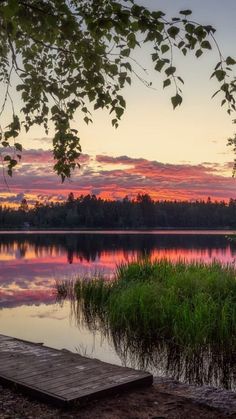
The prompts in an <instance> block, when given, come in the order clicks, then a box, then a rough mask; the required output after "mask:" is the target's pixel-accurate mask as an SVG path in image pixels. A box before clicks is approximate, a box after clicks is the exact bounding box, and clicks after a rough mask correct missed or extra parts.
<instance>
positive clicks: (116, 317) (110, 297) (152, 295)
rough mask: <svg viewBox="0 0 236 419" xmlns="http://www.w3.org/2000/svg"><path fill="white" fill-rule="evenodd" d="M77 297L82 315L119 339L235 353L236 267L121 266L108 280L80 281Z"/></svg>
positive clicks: (142, 262) (151, 263)
mask: <svg viewBox="0 0 236 419" xmlns="http://www.w3.org/2000/svg"><path fill="white" fill-rule="evenodd" d="M74 293H75V297H76V299H77V302H78V304H80V306H81V307H82V308H83V311H84V312H87V314H88V313H89V316H93V317H94V319H95V318H98V319H100V321H101V319H102V321H103V324H104V322H105V323H106V325H107V327H109V328H110V329H111V330H112V331H113V332H115V333H116V334H118V335H127V336H129V337H130V338H134V339H140V338H141V339H148V340H150V339H151V340H161V341H165V342H169V343H171V344H176V345H179V346H183V347H190V348H194V349H196V348H200V347H201V348H203V347H208V346H209V345H210V346H211V347H214V348H225V347H228V348H229V347H230V348H234V350H235V348H236V271H235V268H234V267H233V266H225V265H221V264H220V263H216V262H214V263H212V264H210V265H209V264H204V263H189V264H187V263H185V262H182V261H179V262H178V263H172V262H170V261H167V260H161V261H150V260H149V259H144V260H138V261H134V262H131V263H127V264H126V263H124V264H121V265H119V266H118V267H117V270H116V272H115V275H114V278H113V280H110V281H107V280H104V279H103V278H96V279H95V280H87V281H86V280H77V281H76V283H75V286H74Z"/></svg>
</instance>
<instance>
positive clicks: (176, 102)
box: [171, 93, 183, 109]
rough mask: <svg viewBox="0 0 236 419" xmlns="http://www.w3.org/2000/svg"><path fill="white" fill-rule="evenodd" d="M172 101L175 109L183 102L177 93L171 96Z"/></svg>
mask: <svg viewBox="0 0 236 419" xmlns="http://www.w3.org/2000/svg"><path fill="white" fill-rule="evenodd" d="M171 102H172V105H173V108H174V109H175V108H176V107H177V106H180V105H181V103H182V102H183V99H182V97H181V96H180V95H179V94H178V93H177V94H176V95H175V96H173V97H172V98H171Z"/></svg>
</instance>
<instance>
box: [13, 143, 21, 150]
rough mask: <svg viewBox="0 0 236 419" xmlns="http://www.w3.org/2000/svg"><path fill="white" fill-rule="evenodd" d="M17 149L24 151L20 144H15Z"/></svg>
mask: <svg viewBox="0 0 236 419" xmlns="http://www.w3.org/2000/svg"><path fill="white" fill-rule="evenodd" d="M15 149H16V150H18V151H22V145H21V144H20V143H15Z"/></svg>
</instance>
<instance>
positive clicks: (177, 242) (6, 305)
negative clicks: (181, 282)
mask: <svg viewBox="0 0 236 419" xmlns="http://www.w3.org/2000/svg"><path fill="white" fill-rule="evenodd" d="M226 234H227V233H226V232H223V231H221V232H219V231H218V232H212V231H211V232H195V231H192V232H191V231H188V232H171V231H168V232H158V233H157V232H148V233H147V232H146V233H134V232H126V233H125V234H123V233H122V232H99V233H94V232H90V233H83V232H80V233H78V232H72V233H71V232H56V233H55V232H50V231H48V232H46V233H45V232H44V233H40V232H29V233H27V232H22V233H14V232H11V233H7V232H0V308H1V310H0V333H2V334H6V335H10V336H14V337H19V338H23V339H26V340H30V341H35V342H44V343H45V344H46V345H48V346H52V347H55V348H67V349H69V350H72V351H75V352H76V351H78V352H80V353H81V354H85V355H87V356H90V357H96V358H99V359H101V360H105V361H107V362H113V363H117V364H127V365H132V366H134V367H146V368H149V369H151V370H152V371H154V372H155V373H156V374H166V373H168V374H169V375H173V376H175V377H177V378H180V379H181V378H182V379H183V380H189V381H194V378H186V377H185V375H186V374H185V373H184V372H183V371H182V372H181V371H180V369H179V366H176V368H177V367H178V373H177V372H176V371H175V370H173V368H172V369H171V370H169V371H167V370H166V368H165V366H164V363H163V362H162V361H163V360H161V359H160V357H157V354H156V353H155V357H152V362H149V361H150V359H149V360H148V356H149V355H148V354H146V353H145V351H144V352H143V356H141V355H142V354H138V355H137V356H134V351H133V350H131V353H132V354H133V357H132V356H130V355H129V349H131V348H127V342H126V347H125V348H124V347H123V346H124V342H119V345H118V344H117V342H114V337H112V336H108V335H107V334H106V333H104V331H102V330H96V331H94V330H90V328H89V327H88V325H86V323H85V322H83V323H79V324H78V321H77V319H75V318H74V316H73V315H72V312H71V306H70V303H69V302H64V303H63V304H59V303H57V302H56V301H55V282H56V280H59V279H71V278H74V277H76V276H77V275H78V274H80V275H82V276H87V275H92V274H93V273H95V272H96V273H98V272H99V273H103V274H104V275H107V276H110V275H112V273H113V272H114V269H115V267H116V264H117V263H120V262H122V261H128V260H132V259H135V258H137V257H140V256H143V255H149V256H150V257H151V258H152V259H155V258H158V259H159V258H163V257H166V258H168V259H171V260H174V261H176V260H178V259H179V258H181V259H185V260H186V261H190V260H199V261H200V260H201V261H204V262H207V263H210V262H211V261H213V260H218V261H221V262H223V263H234V262H235V260H236V245H235V244H233V243H231V242H229V241H228V240H227V239H226V237H225V235H226ZM167 352H168V349H166V348H165V350H164V352H163V350H162V355H163V353H165V356H164V358H163V359H165V360H166V359H167V357H168V355H167ZM171 356H173V354H172V355H171ZM154 358H155V359H154ZM178 359H179V362H180V361H181V360H180V357H179V355H178ZM202 362H203V363H204V362H205V361H202ZM181 363H183V361H181ZM184 363H185V364H186V360H185V361H184ZM175 364H176V361H175ZM176 365H177V364H176ZM204 368H205V366H204ZM223 369H225V368H223ZM194 374H195V373H194ZM197 374H199V371H198V372H197ZM220 374H221V375H222V371H221V373H220ZM205 381H206V382H207V379H206V380H205ZM208 381H209V382H210V381H211V380H209V377H208ZM218 381H220V385H221V386H226V387H227V386H229V385H227V384H226V385H224V383H223V384H222V383H221V382H222V379H218V378H217V379H215V381H214V380H213V384H215V382H216V384H218Z"/></svg>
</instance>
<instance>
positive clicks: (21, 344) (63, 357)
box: [0, 335, 153, 405]
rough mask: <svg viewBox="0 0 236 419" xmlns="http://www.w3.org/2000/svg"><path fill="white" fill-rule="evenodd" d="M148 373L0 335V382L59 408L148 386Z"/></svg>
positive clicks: (151, 378) (149, 375)
mask: <svg viewBox="0 0 236 419" xmlns="http://www.w3.org/2000/svg"><path fill="white" fill-rule="evenodd" d="M152 381H153V377H152V375H151V374H149V373H146V372H142V371H136V370H133V369H130V368H124V367H120V366H116V365H111V364H107V363H105V362H102V361H99V360H97V359H89V358H86V357H83V356H81V355H77V354H74V353H72V352H69V351H65V350H56V349H52V348H48V347H46V346H43V345H42V344H36V343H30V342H26V341H23V340H19V339H15V338H12V337H9V336H4V335H0V382H1V383H3V384H4V383H5V384H14V385H16V386H17V387H19V389H21V390H23V391H24V392H26V394H30V395H33V396H35V397H37V398H41V399H43V400H46V401H50V402H55V403H56V404H60V405H69V404H72V403H74V402H82V401H84V400H87V399H91V398H94V399H97V398H99V397H101V396H104V395H108V394H112V393H116V392H119V391H122V390H127V389H133V388H135V387H139V386H144V385H146V386H147V385H151V384H152Z"/></svg>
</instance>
